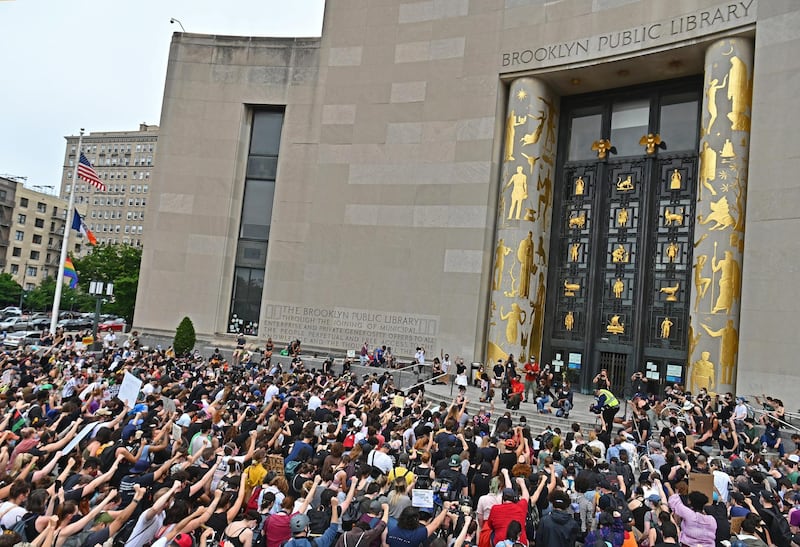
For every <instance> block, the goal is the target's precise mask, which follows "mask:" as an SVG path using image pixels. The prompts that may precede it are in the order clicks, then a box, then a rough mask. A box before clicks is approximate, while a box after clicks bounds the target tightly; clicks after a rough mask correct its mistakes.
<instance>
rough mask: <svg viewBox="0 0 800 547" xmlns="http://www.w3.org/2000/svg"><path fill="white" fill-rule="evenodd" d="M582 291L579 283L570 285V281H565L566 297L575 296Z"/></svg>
mask: <svg viewBox="0 0 800 547" xmlns="http://www.w3.org/2000/svg"><path fill="white" fill-rule="evenodd" d="M579 290H581V286H580V285H579V284H578V283H570V282H569V281H568V280H566V279H565V280H564V296H575V293H576V292H578V291H579Z"/></svg>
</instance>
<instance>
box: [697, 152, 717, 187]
mask: <svg viewBox="0 0 800 547" xmlns="http://www.w3.org/2000/svg"><path fill="white" fill-rule="evenodd" d="M716 178H717V153H716V152H715V151H714V149H713V148H711V147H710V146H709V145H708V143H707V142H704V143H703V148H702V150H701V151H700V177H699V179H700V180H699V183H700V184H698V186H697V201H703V188H705V189H706V190H708V191H709V192H711V195H712V196H716V195H717V191H716V190H715V189H714V187H713V186H712V185H711V182H709V181H712V180H716Z"/></svg>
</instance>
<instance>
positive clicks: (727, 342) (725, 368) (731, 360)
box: [700, 319, 739, 384]
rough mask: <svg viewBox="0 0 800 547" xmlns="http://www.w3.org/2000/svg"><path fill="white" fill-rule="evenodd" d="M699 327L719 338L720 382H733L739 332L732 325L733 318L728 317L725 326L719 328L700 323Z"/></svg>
mask: <svg viewBox="0 0 800 547" xmlns="http://www.w3.org/2000/svg"><path fill="white" fill-rule="evenodd" d="M700 326H701V327H703V330H705V331H706V332H707V333H708V335H709V336H711V337H712V338H719V339H720V340H719V345H720V350H719V364H720V367H722V371H721V372H722V374H721V375H720V380H719V383H720V384H732V383H733V369H734V368H735V367H736V354H737V353H738V352H739V333H738V332H737V331H736V327H734V326H733V320H732V319H728V321H727V322H726V323H725V326H724V327H722V328H721V329H719V330H712V329H710V328H709V327H708V325H706V324H703V323H701V324H700Z"/></svg>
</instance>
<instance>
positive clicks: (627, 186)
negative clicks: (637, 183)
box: [617, 175, 633, 192]
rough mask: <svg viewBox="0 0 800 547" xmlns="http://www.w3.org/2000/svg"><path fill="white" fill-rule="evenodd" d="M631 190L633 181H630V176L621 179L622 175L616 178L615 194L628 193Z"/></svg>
mask: <svg viewBox="0 0 800 547" xmlns="http://www.w3.org/2000/svg"><path fill="white" fill-rule="evenodd" d="M631 190H633V181H632V180H631V175H628V176H627V178H625V179H623V178H622V175H620V176H618V177H617V192H630V191H631Z"/></svg>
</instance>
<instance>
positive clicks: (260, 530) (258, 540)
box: [250, 514, 269, 547]
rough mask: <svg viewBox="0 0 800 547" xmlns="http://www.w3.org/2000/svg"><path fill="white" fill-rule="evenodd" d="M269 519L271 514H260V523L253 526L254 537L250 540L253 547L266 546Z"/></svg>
mask: <svg viewBox="0 0 800 547" xmlns="http://www.w3.org/2000/svg"><path fill="white" fill-rule="evenodd" d="M268 520H269V515H262V514H259V517H258V525H257V526H256V527H255V528H253V539H252V540H251V542H250V545H251V547H266V545H267V521H268Z"/></svg>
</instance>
